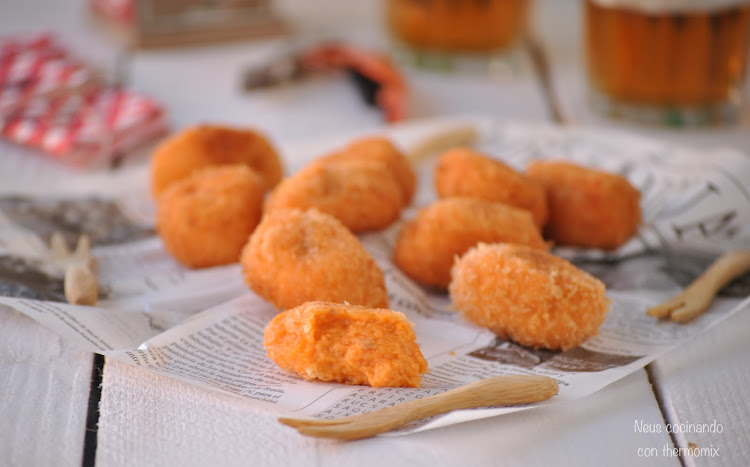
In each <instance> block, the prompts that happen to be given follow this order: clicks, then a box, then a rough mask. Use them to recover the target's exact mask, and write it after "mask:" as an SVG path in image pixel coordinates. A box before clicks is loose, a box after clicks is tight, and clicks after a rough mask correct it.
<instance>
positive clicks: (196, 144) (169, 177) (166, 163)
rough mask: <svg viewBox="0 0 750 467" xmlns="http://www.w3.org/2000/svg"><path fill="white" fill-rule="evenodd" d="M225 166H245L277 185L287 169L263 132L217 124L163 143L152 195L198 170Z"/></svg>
mask: <svg viewBox="0 0 750 467" xmlns="http://www.w3.org/2000/svg"><path fill="white" fill-rule="evenodd" d="M223 164H245V165H247V166H248V167H250V168H251V169H253V170H255V171H256V172H258V173H259V174H260V175H261V177H262V178H263V181H264V184H265V189H266V190H268V189H271V188H273V187H274V186H276V184H277V183H279V181H280V180H281V177H282V175H283V168H282V165H281V160H280V158H279V155H278V153H277V152H276V149H275V148H274V147H273V146H272V145H271V143H270V141H269V140H268V139H267V138H266V137H265V136H264V135H263V134H261V133H260V132H258V131H257V130H253V129H237V128H229V127H223V126H216V125H200V126H195V127H191V128H187V129H185V130H183V131H181V132H179V133H176V134H174V135H172V136H170V137H169V138H167V139H165V140H164V141H162V142H161V143H160V144H159V145H158V146H157V148H156V149H155V150H154V152H153V154H152V156H151V192H152V194H153V196H154V197H155V198H156V197H158V196H159V194H160V193H161V192H162V191H163V190H164V189H165V188H166V187H167V186H168V185H169V184H171V183H172V182H174V181H176V180H180V179H182V178H185V177H187V176H188V175H190V174H191V173H193V172H194V171H196V170H200V169H202V168H205V167H208V166H212V165H223Z"/></svg>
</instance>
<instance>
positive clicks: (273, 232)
mask: <svg viewBox="0 0 750 467" xmlns="http://www.w3.org/2000/svg"><path fill="white" fill-rule="evenodd" d="M241 263H242V269H243V274H244V277H245V282H246V283H247V284H248V286H249V287H250V288H251V289H252V290H254V291H255V292H256V293H257V294H258V295H260V296H261V297H263V298H265V299H266V300H268V301H269V302H271V303H272V304H273V305H274V306H276V307H277V308H278V309H280V310H285V309H288V308H293V307H295V306H298V305H301V304H302V303H305V302H308V301H316V300H318V301H327V302H336V303H350V304H353V305H362V306H367V307H372V308H387V307H388V295H387V293H386V289H385V279H384V278H383V272H382V271H381V270H380V267H378V265H377V264H376V263H375V260H373V259H372V257H371V256H370V254H369V253H368V252H367V250H365V248H364V247H363V246H362V244H361V243H360V242H359V240H358V239H357V237H355V236H354V234H352V233H351V231H349V229H347V228H346V227H345V226H344V224H342V223H341V222H340V221H338V220H337V219H336V218H335V217H333V216H331V215H329V214H325V213H323V212H321V211H318V210H316V209H310V210H306V211H302V210H299V209H278V210H274V211H272V212H270V213H267V214H265V215H264V216H263V219H262V220H261V222H260V224H259V225H258V227H257V228H256V229H255V232H253V234H252V235H251V236H250V240H249V241H248V242H247V245H246V246H245V248H244V250H243V251H242V259H241Z"/></svg>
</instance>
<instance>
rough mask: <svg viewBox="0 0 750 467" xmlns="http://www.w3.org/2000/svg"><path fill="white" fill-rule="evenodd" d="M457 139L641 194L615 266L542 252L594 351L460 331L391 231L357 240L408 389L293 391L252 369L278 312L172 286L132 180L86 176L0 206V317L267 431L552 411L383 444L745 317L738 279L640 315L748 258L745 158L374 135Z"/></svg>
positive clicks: (589, 376) (667, 149)
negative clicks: (599, 308)
mask: <svg viewBox="0 0 750 467" xmlns="http://www.w3.org/2000/svg"><path fill="white" fill-rule="evenodd" d="M457 123H460V124H472V125H476V126H477V127H478V128H479V130H480V132H479V134H480V140H479V143H478V147H479V149H480V150H482V151H484V152H486V153H488V154H492V155H494V156H496V157H498V158H501V159H502V160H504V161H506V162H507V163H509V164H511V165H513V166H516V167H517V168H519V169H522V168H523V167H524V166H525V164H526V163H527V162H528V161H529V160H531V159H533V158H550V157H554V158H565V159H572V160H575V161H577V162H579V163H582V164H586V165H590V166H595V167H601V168H604V169H606V170H609V171H612V172H617V173H621V174H623V175H625V176H627V177H628V178H629V179H630V180H631V181H632V182H633V183H634V184H635V185H636V186H637V187H638V188H639V189H640V190H641V193H642V206H643V212H644V218H645V223H644V226H643V228H642V229H641V231H640V232H639V234H638V235H637V236H636V237H635V238H634V239H633V240H632V241H631V242H629V243H628V244H626V245H625V246H623V247H622V248H621V249H620V250H618V251H616V252H610V253H603V252H600V251H591V250H580V249H557V250H555V252H556V253H558V254H560V255H562V256H565V257H567V258H568V259H571V260H572V261H574V262H575V263H576V264H577V265H578V266H580V267H581V268H583V269H586V270H588V271H589V272H591V273H592V274H594V275H595V276H597V277H599V278H600V279H601V280H602V281H604V283H605V284H606V286H607V290H608V296H609V297H610V298H611V299H612V308H611V311H610V312H609V314H608V316H607V319H606V321H605V323H604V325H603V326H602V328H601V329H600V332H599V335H597V336H595V337H593V338H591V339H589V340H588V341H586V342H585V343H584V344H583V345H581V346H580V347H578V348H574V349H571V350H568V351H564V352H555V351H548V350H540V349H532V348H527V347H524V346H521V345H518V344H515V343H513V342H510V341H506V340H503V339H499V338H497V337H496V336H495V335H493V334H492V333H491V332H490V331H488V330H486V329H482V328H480V327H477V326H475V325H473V324H471V323H469V322H467V321H466V320H464V319H463V318H462V317H461V316H459V315H458V314H457V313H455V312H454V311H452V310H451V307H450V298H449V297H448V296H447V295H446V294H441V293H437V292H435V291H432V290H427V289H424V288H422V287H421V286H419V285H418V284H416V283H414V282H413V281H412V280H410V279H409V278H408V277H406V276H405V275H404V274H402V273H401V271H399V269H398V268H397V267H395V266H394V265H393V264H392V262H391V254H392V250H393V245H394V242H395V237H396V234H397V231H398V228H399V225H398V224H397V225H394V226H392V227H391V228H389V229H387V230H385V231H382V232H375V233H370V234H366V235H362V236H360V238H361V240H362V242H363V244H364V245H365V247H366V248H367V250H368V251H369V252H370V253H371V254H372V255H373V257H374V258H375V259H376V261H377V262H378V264H379V265H380V267H381V268H382V270H383V272H384V275H385V277H386V286H387V289H388V292H389V300H390V304H391V308H393V309H395V310H398V311H402V312H403V313H405V314H406V315H407V317H408V318H409V319H410V320H411V321H412V322H413V323H414V329H415V332H416V334H417V340H418V344H419V346H420V348H421V350H422V353H423V354H424V356H425V358H426V359H427V360H428V363H429V370H428V372H427V373H426V374H425V375H424V377H423V380H422V387H421V388H371V387H363V386H347V385H342V384H334V383H325V382H310V381H304V380H302V379H300V378H299V377H297V376H295V375H293V374H290V373H288V372H285V371H283V370H281V369H280V368H278V367H277V366H276V365H275V364H274V363H273V362H272V361H271V360H270V359H269V358H268V357H267V356H266V352H265V349H264V347H263V343H262V336H263V330H264V328H265V326H266V324H267V323H268V321H269V320H270V319H271V318H272V317H273V316H274V315H275V314H276V313H277V312H278V311H277V310H276V309H274V308H273V306H271V305H270V304H268V303H267V302H265V301H264V300H263V299H261V298H260V297H258V296H257V295H255V294H254V293H252V292H251V291H250V290H249V289H248V288H247V287H246V286H245V285H244V283H243V281H242V274H241V271H240V267H239V266H238V265H230V266H224V267H218V268H209V269H203V270H188V269H185V268H182V267H180V266H179V265H178V264H177V263H176V262H174V260H172V259H171V258H170V257H169V255H168V254H167V253H165V251H164V250H163V248H162V246H161V243H160V241H159V239H158V237H157V236H155V233H154V229H153V225H152V218H153V206H152V204H151V202H150V200H149V198H148V196H149V195H148V190H147V188H146V185H145V177H146V172H145V170H140V171H139V170H136V171H134V172H133V173H130V174H127V175H124V176H122V177H120V179H118V180H117V181H116V183H115V182H113V181H112V180H105V181H102V180H98V181H97V180H92V179H91V178H90V177H89V179H87V180H85V181H82V180H78V181H76V183H71V182H70V181H67V182H65V183H63V184H62V185H61V186H46V187H45V188H44V189H36V188H35V189H28V190H23V189H15V190H11V191H10V192H7V190H6V192H4V193H1V194H0V295H2V296H0V307H8V308H11V309H13V310H16V311H17V312H21V313H24V314H26V315H28V316H30V317H32V318H33V319H35V320H37V321H39V322H40V323H42V324H43V325H45V326H47V327H49V328H51V329H53V330H54V331H56V332H58V333H59V334H61V335H62V336H64V337H66V338H68V339H70V340H73V341H76V342H78V343H79V344H80V345H81V346H82V347H84V348H86V349H88V350H91V351H92V352H98V353H101V354H104V355H106V356H107V357H108V358H112V359H116V360H119V361H122V362H125V363H128V364H131V365H135V366H139V367H142V368H144V369H147V370H151V371H157V372H160V373H162V374H165V375H169V376H171V377H174V378H177V379H180V380H182V381H186V382H189V383H192V384H196V385H200V386H203V387H207V388H210V389H214V390H218V391H223V392H227V393H231V394H235V395H238V396H241V397H247V398H251V399H253V400H255V401H256V402H257V403H258V404H261V405H263V406H265V407H267V408H268V410H272V411H275V412H277V413H279V414H284V415H292V414H293V415H295V416H312V417H322V418H334V417H340V416H347V415H354V414H359V413H365V412H369V411H373V410H377V409H380V408H383V407H389V406H393V405H396V404H399V403H402V402H405V401H408V400H411V399H415V398H422V397H425V396H427V395H431V394H436V393H440V392H444V391H446V390H448V389H451V388H453V387H456V386H459V385H463V384H466V383H469V382H472V381H475V380H477V379H481V378H487V377H491V376H495V375H503V374H539V375H545V376H550V377H552V378H555V379H556V380H557V381H558V383H559V387H560V391H559V394H558V395H557V396H555V397H554V398H552V399H550V400H548V401H545V402H541V403H538V404H531V405H527V406H523V407H492V408H482V409H474V410H464V411H457V412H453V413H450V414H446V415H443V416H439V417H433V418H432V419H429V420H426V421H421V422H415V423H414V424H412V425H410V426H408V427H406V428H405V429H404V430H401V431H399V432H397V434H399V433H407V432H411V431H417V430H424V429H428V428H434V427H438V426H445V425H449V424H453V423H458V422H462V421H467V420H473V419H478V418H483V417H489V416H494V415H499V414H503V413H508V412H512V411H517V410H524V409H528V408H531V407H538V406H542V405H547V404H554V403H559V402H561V401H565V400H572V399H576V398H580V397H583V396H586V395H588V394H591V393H593V392H595V391H597V390H599V389H600V388H602V387H604V386H606V385H608V384H610V383H612V382H614V381H616V380H618V379H620V378H622V377H624V376H625V375H627V374H629V373H631V372H633V371H636V370H638V369H640V368H642V367H643V366H644V365H646V364H648V363H649V362H651V361H652V360H654V359H655V358H657V357H658V356H659V355H661V354H662V353H664V352H666V351H668V350H670V349H673V348H674V347H675V346H678V345H680V344H682V343H685V342H687V341H689V340H690V339H692V338H693V337H694V336H696V335H698V334H700V333H702V332H703V331H705V330H706V329H708V328H709V327H711V326H713V325H714V324H716V323H718V322H719V321H721V320H723V319H726V318H727V317H729V316H730V315H731V314H732V313H735V312H737V311H738V310H740V309H742V308H746V307H747V306H748V296H750V281H749V280H747V278H744V279H740V280H738V281H735V283H733V284H732V285H731V286H729V287H727V288H725V290H724V291H723V293H722V296H720V297H719V298H717V300H716V301H715V302H714V304H713V306H712V308H711V309H710V311H709V312H707V313H704V314H703V315H702V316H700V317H699V318H698V319H696V320H694V321H692V322H690V323H688V324H676V323H673V322H669V321H658V320H656V319H654V318H651V317H649V316H647V315H646V314H645V310H646V309H647V308H648V307H649V306H652V305H655V304H657V303H659V302H660V301H662V300H664V299H667V298H669V297H670V296H672V295H674V294H675V293H676V292H677V291H679V290H680V288H681V287H683V286H684V285H686V284H687V283H688V282H689V281H690V280H692V279H693V278H694V277H695V276H696V275H697V274H698V273H700V272H701V271H702V270H703V269H704V268H705V267H706V266H707V264H708V263H709V262H710V261H711V260H713V259H715V257H716V256H717V255H718V254H720V253H721V252H723V251H726V250H728V249H731V248H738V247H742V246H745V247H748V246H750V194H749V193H750V156H748V155H746V154H743V153H741V152H738V151H733V150H716V151H715V152H713V153H711V154H707V153H706V152H705V151H701V152H700V153H698V152H693V151H690V150H689V149H685V148H676V147H673V146H671V145H667V144H663V143H659V142H655V141H651V140H646V139H642V138H637V137H633V136H630V135H624V134H621V133H611V132H604V131H601V130H591V129H573V130H571V129H560V128H555V127H549V126H529V125H519V124H515V125H509V124H500V123H497V122H493V121H489V120H486V119H469V120H464V121H461V122H455V121H449V122H431V123H428V124H421V125H414V126H406V127H401V128H396V129H394V130H392V133H390V136H392V137H393V138H394V140H395V141H397V142H398V143H399V144H401V145H402V146H405V147H408V145H410V144H414V143H415V142H416V141H419V139H420V138H423V137H424V136H425V135H426V134H429V133H430V132H435V131H440V130H441V128H442V127H444V126H446V125H448V126H451V125H456V124H457ZM343 142H345V140H344V139H339V140H330V141H325V140H321V141H319V142H316V143H314V144H313V143H311V144H309V145H299V146H296V147H294V146H293V147H288V148H283V153H284V154H285V155H286V157H288V158H289V160H293V161H295V162H294V163H293V164H291V165H292V170H294V168H295V167H294V164H297V168H298V167H299V166H301V165H302V164H303V163H304V162H305V161H307V160H310V159H311V158H312V157H315V156H316V155H319V154H321V153H322V152H323V151H325V150H327V149H332V148H333V147H336V145H338V144H341V143H343ZM431 170H432V167H431V164H430V162H429V161H426V162H424V163H423V164H422V165H421V166H420V167H419V175H420V182H421V183H420V192H419V193H418V196H417V199H416V201H415V203H414V207H413V208H411V209H410V210H409V211H407V212H405V213H404V215H403V218H409V217H410V216H412V215H413V214H414V210H415V209H418V208H419V207H420V206H423V205H426V204H427V203H429V202H431V201H432V200H433V199H434V194H433V193H432V184H431V180H430V178H431ZM73 185H74V186H75V187H74V188H73V187H72V186H73ZM6 186H8V185H6ZM56 230H59V231H62V232H63V233H64V234H65V235H66V237H67V238H68V239H69V240H70V241H71V242H72V241H73V240H74V239H75V238H76V237H77V235H78V233H80V232H81V231H85V232H87V233H89V234H90V235H91V236H92V240H93V244H94V249H93V253H94V256H95V258H96V260H97V263H98V279H99V281H100V284H101V292H102V294H101V295H102V297H101V301H100V302H99V304H98V306H97V307H81V306H73V305H68V304H65V303H62V302H63V301H64V296H63V293H62V273H61V271H56V270H54V268H53V267H51V266H49V261H47V259H48V255H49V251H48V250H47V247H46V242H47V241H48V239H49V236H50V235H51V233H52V232H53V231H56ZM4 312H5V311H4Z"/></svg>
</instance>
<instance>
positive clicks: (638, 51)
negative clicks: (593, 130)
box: [585, 0, 750, 123]
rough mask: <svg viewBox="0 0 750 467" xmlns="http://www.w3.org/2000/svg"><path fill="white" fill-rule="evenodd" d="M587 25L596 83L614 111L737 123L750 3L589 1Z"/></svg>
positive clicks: (724, 0) (712, 0)
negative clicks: (623, 110)
mask: <svg viewBox="0 0 750 467" xmlns="http://www.w3.org/2000/svg"><path fill="white" fill-rule="evenodd" d="M585 25H586V31H585V34H586V37H585V42H586V45H587V46H586V53H587V59H588V70H589V76H590V81H591V85H592V87H593V88H594V90H595V91H596V92H595V95H597V96H598V97H599V103H600V104H602V103H604V105H605V106H607V107H608V108H607V110H609V111H610V112H617V111H618V109H619V110H622V109H626V111H628V110H629V111H635V112H636V113H637V111H638V109H639V108H640V109H642V110H643V111H644V112H642V113H641V114H640V116H651V117H654V116H655V115H656V114H654V112H655V111H661V112H660V113H658V116H657V118H660V119H667V120H668V121H669V119H670V118H671V119H673V120H674V121H673V122H672V123H681V122H685V121H686V119H692V120H697V121H699V122H700V121H716V120H728V119H732V118H734V117H736V114H737V109H738V108H739V104H740V102H739V100H740V96H741V92H740V88H741V86H742V84H743V81H744V79H745V68H746V61H747V55H748V41H749V40H750V32H749V28H750V2H749V1H748V0H587V1H586V20H585ZM634 109H635V110H634ZM649 111H651V112H649ZM631 113H632V112H631ZM626 116H628V115H626ZM636 117H638V115H636Z"/></svg>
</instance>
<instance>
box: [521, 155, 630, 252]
mask: <svg viewBox="0 0 750 467" xmlns="http://www.w3.org/2000/svg"><path fill="white" fill-rule="evenodd" d="M527 173H528V175H529V176H530V177H531V178H533V179H535V180H538V181H539V182H540V183H541V184H542V185H544V188H545V190H546V191H547V200H548V204H549V211H550V217H549V221H548V222H547V227H546V235H548V236H549V238H550V239H551V240H553V241H554V242H555V243H556V244H558V245H569V246H582V247H591V248H601V249H605V250H612V249H616V248H617V247H619V246H621V245H622V244H624V243H625V242H626V241H627V240H628V239H630V237H632V236H633V235H634V234H635V233H636V232H637V231H638V227H639V226H640V224H641V207H640V197H641V196H640V193H639V192H638V190H637V189H636V188H634V187H633V186H632V185H631V184H630V182H628V180H627V179H625V178H624V177H622V176H620V175H616V174H611V173H607V172H604V171H601V170H596V169H591V168H587V167H582V166H580V165H576V164H574V163H571V162H566V161H546V160H538V161H533V162H531V163H530V164H529V166H528V167H527Z"/></svg>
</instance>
